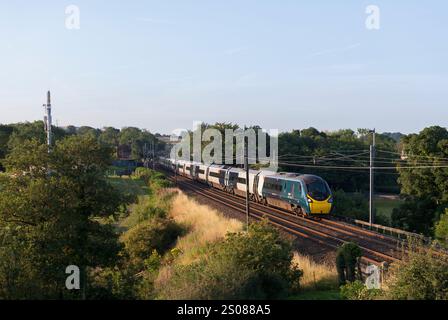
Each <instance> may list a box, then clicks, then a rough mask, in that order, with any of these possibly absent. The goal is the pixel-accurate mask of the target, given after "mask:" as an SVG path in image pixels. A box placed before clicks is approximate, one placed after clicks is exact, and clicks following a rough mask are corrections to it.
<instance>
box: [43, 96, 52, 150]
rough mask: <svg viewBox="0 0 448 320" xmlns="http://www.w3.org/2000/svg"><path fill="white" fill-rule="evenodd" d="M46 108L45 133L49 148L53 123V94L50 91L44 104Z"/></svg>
mask: <svg viewBox="0 0 448 320" xmlns="http://www.w3.org/2000/svg"><path fill="white" fill-rule="evenodd" d="M43 106H44V108H45V115H44V127H45V133H46V134H47V144H48V148H50V146H51V143H52V141H51V139H52V137H51V125H52V119H51V94H50V91H48V92H47V104H44V105H43Z"/></svg>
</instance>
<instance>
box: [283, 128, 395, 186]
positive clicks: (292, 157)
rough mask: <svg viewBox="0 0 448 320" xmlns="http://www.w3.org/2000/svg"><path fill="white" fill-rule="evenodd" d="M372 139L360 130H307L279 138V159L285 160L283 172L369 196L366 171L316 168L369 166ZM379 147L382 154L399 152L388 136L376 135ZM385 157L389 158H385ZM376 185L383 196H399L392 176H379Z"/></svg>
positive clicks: (365, 131)
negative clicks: (309, 176) (312, 176)
mask: <svg viewBox="0 0 448 320" xmlns="http://www.w3.org/2000/svg"><path fill="white" fill-rule="evenodd" d="M371 139H372V134H370V133H369V130H367V129H359V130H358V132H354V131H353V130H349V129H348V130H338V131H334V132H322V131H318V130H317V129H315V128H308V129H303V130H293V131H291V132H286V133H281V134H280V135H279V155H282V157H283V158H282V160H280V161H279V162H280V167H281V168H280V169H281V170H283V171H290V172H300V173H311V174H316V175H319V176H321V177H323V178H324V179H325V180H326V181H327V182H328V183H329V185H330V187H331V188H333V189H341V190H344V191H346V192H366V191H368V190H369V178H368V173H367V171H366V170H357V171H356V170H354V171H350V170H345V171H341V170H335V169H326V168H316V167H314V166H319V165H330V166H367V165H368V160H367V159H368V158H366V157H367V156H368V151H369V145H370V144H371V142H372V141H371ZM376 144H377V147H378V148H381V149H383V150H388V151H391V152H396V151H397V144H396V142H395V141H394V140H393V139H392V138H390V137H388V136H386V135H382V134H377V135H376ZM353 154H359V157H352V156H351V155H353ZM383 157H388V156H384V155H383ZM391 157H392V156H391ZM354 158H355V159H356V160H354ZM288 159H289V160H288ZM287 162H288V163H293V165H288V164H287ZM297 165H298V166H297ZM300 165H304V167H300ZM307 166H311V167H307ZM375 185H376V190H377V191H380V192H398V186H397V182H396V179H395V178H394V176H392V175H388V174H383V173H381V172H377V173H376V175H375Z"/></svg>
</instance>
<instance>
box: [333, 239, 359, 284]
mask: <svg viewBox="0 0 448 320" xmlns="http://www.w3.org/2000/svg"><path fill="white" fill-rule="evenodd" d="M361 255H362V252H361V249H360V248H359V246H358V245H357V244H356V243H352V242H348V243H344V244H343V245H342V246H341V247H340V248H339V249H338V251H337V252H336V268H337V271H338V275H339V285H344V284H346V282H347V281H348V282H353V281H355V280H356V271H357V267H358V262H359V258H360V257H361Z"/></svg>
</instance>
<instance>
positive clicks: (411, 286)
mask: <svg viewBox="0 0 448 320" xmlns="http://www.w3.org/2000/svg"><path fill="white" fill-rule="evenodd" d="M410 251H411V252H410V253H409V255H408V257H406V258H405V259H404V260H402V261H401V262H399V263H398V265H395V267H394V268H393V269H392V270H391V271H390V275H389V277H388V279H387V282H386V283H387V286H388V287H389V291H388V297H389V298H390V299H397V300H447V299H448V261H447V260H446V258H442V257H435V256H434V252H432V251H431V250H429V249H428V250H425V249H421V248H411V249H410ZM392 266H394V265H392Z"/></svg>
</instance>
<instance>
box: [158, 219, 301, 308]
mask: <svg viewBox="0 0 448 320" xmlns="http://www.w3.org/2000/svg"><path fill="white" fill-rule="evenodd" d="M209 250H212V253H211V254H210V255H207V256H206V258H203V259H201V260H200V261H199V262H195V263H192V264H190V265H187V266H183V265H176V266H174V267H173V270H172V275H171V277H170V278H169V279H168V280H167V281H166V282H163V283H159V284H158V292H159V297H160V298H168V299H278V298H284V297H286V295H287V294H289V293H292V292H297V290H298V287H299V280H300V277H301V276H302V272H301V271H300V270H299V269H298V268H297V267H296V266H293V265H292V263H291V259H292V251H291V244H290V243H289V242H287V241H285V240H283V239H282V238H281V237H280V235H279V233H278V231H277V230H275V229H274V228H272V227H270V226H269V225H267V223H265V222H264V223H256V224H253V225H251V226H250V229H249V232H247V233H246V232H240V233H235V234H229V235H228V237H227V239H226V240H225V241H224V242H220V243H216V244H214V245H210V248H209Z"/></svg>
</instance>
